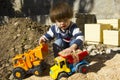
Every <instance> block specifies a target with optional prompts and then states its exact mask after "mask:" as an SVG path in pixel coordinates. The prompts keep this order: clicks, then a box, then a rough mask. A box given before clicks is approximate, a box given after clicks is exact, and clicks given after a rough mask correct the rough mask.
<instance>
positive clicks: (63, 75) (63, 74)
mask: <svg viewBox="0 0 120 80" xmlns="http://www.w3.org/2000/svg"><path fill="white" fill-rule="evenodd" d="M62 77H65V78H68V77H69V75H68V74H67V73H66V72H62V73H59V75H58V77H57V80H60V79H61V78H62Z"/></svg>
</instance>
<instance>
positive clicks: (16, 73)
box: [13, 68, 26, 80]
mask: <svg viewBox="0 0 120 80" xmlns="http://www.w3.org/2000/svg"><path fill="white" fill-rule="evenodd" d="M25 75H26V71H25V70H24V69H22V68H15V69H13V76H14V77H15V78H16V79H20V80H22V79H23V78H24V77H25Z"/></svg>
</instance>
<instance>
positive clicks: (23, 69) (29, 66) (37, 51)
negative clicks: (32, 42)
mask: <svg viewBox="0 0 120 80" xmlns="http://www.w3.org/2000/svg"><path fill="white" fill-rule="evenodd" d="M47 54H48V45H47V44H46V43H41V44H40V45H39V46H37V47H36V48H34V49H33V50H28V52H25V53H23V54H18V55H16V56H15V57H14V58H13V59H12V60H13V67H14V69H13V76H14V77H15V78H16V79H23V78H24V77H25V75H26V74H29V73H30V74H34V75H36V76H40V75H41V73H42V72H43V70H44V69H45V67H46V65H45V62H44V58H45V57H46V56H47Z"/></svg>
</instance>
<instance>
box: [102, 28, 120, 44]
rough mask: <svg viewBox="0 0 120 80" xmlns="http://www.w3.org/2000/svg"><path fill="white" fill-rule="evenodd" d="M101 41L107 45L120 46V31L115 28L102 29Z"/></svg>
mask: <svg viewBox="0 0 120 80" xmlns="http://www.w3.org/2000/svg"><path fill="white" fill-rule="evenodd" d="M103 38H104V40H103V43H104V44H108V45H114V46H120V31H117V30H104V31H103Z"/></svg>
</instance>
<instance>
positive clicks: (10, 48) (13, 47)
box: [0, 18, 48, 80]
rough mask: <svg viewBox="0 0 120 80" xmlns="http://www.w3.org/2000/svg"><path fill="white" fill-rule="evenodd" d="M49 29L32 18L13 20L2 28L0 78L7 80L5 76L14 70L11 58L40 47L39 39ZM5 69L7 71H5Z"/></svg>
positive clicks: (0, 36) (0, 30) (0, 29)
mask: <svg viewBox="0 0 120 80" xmlns="http://www.w3.org/2000/svg"><path fill="white" fill-rule="evenodd" d="M47 28H48V26H46V25H42V24H39V23H37V22H34V21H32V20H31V19H30V18H12V19H10V20H9V22H8V23H7V24H5V25H2V26H0V50H1V51H0V64H1V65H0V70H1V71H0V78H1V76H2V80H5V79H3V77H7V75H5V74H6V73H7V71H10V72H11V70H12V69H11V68H12V66H11V58H12V57H13V56H15V54H21V53H24V52H26V51H27V50H28V49H33V48H35V47H36V46H38V40H39V37H40V36H41V35H42V34H43V33H44V32H45V31H46V30H47ZM3 63H5V64H4V65H3ZM5 65H7V66H5ZM9 66H10V67H9ZM8 67H9V68H8ZM4 68H5V69H6V70H7V71H4ZM7 80H8V79H7Z"/></svg>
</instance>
